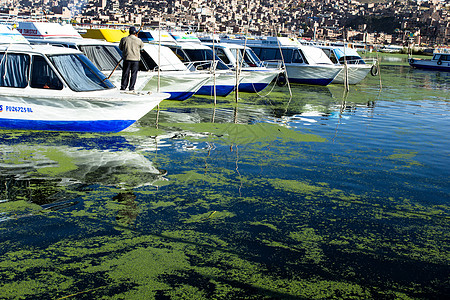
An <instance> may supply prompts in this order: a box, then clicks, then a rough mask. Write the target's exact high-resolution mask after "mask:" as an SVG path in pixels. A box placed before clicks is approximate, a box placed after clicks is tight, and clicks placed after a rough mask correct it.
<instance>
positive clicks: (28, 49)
mask: <svg viewBox="0 0 450 300" xmlns="http://www.w3.org/2000/svg"><path fill="white" fill-rule="evenodd" d="M6 50H7V51H8V53H15V52H20V53H27V54H38V53H39V54H45V55H55V54H82V53H81V52H80V51H78V50H76V49H71V48H63V47H53V46H50V45H29V44H12V45H10V44H0V51H6Z"/></svg>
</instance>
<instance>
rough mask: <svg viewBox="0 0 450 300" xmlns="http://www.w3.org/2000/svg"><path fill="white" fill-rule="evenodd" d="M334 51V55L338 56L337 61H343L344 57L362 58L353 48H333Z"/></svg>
mask: <svg viewBox="0 0 450 300" xmlns="http://www.w3.org/2000/svg"><path fill="white" fill-rule="evenodd" d="M332 48H333V50H334V55H336V57H337V59H341V57H344V56H357V57H360V55H359V53H358V52H357V51H356V50H355V49H352V48H347V47H345V48H344V47H332Z"/></svg>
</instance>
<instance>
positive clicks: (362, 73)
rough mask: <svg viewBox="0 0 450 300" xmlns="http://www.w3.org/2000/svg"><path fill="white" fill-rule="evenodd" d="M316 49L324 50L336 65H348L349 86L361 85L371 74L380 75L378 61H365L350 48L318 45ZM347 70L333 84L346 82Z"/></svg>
mask: <svg viewBox="0 0 450 300" xmlns="http://www.w3.org/2000/svg"><path fill="white" fill-rule="evenodd" d="M316 47H318V48H320V49H322V50H323V51H324V52H325V54H326V55H327V56H328V57H329V58H330V60H331V61H332V62H333V63H335V64H336V65H340V66H344V65H345V64H346V65H347V82H348V84H357V83H360V82H361V81H362V80H363V79H364V78H366V76H367V75H368V74H369V72H370V73H371V74H372V76H375V75H377V74H378V69H377V68H378V67H377V65H376V62H377V61H376V59H372V60H370V61H369V60H367V59H366V60H364V59H363V58H362V57H361V56H360V55H359V53H358V52H357V51H356V50H355V49H353V48H348V47H342V46H341V47H339V46H328V45H317V46H316ZM345 76H346V75H345V69H343V70H342V71H341V72H340V73H339V74H338V75H337V76H336V77H335V78H334V80H333V81H332V83H344V82H345Z"/></svg>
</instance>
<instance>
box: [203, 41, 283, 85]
mask: <svg viewBox="0 0 450 300" xmlns="http://www.w3.org/2000/svg"><path fill="white" fill-rule="evenodd" d="M203 44H204V45H207V46H208V47H210V48H211V49H214V52H215V53H216V55H217V56H218V57H219V58H220V59H221V60H222V61H223V62H224V63H225V64H226V65H227V66H228V67H230V68H232V69H233V70H234V71H236V70H239V72H240V74H243V75H244V78H243V80H242V81H241V82H240V83H239V86H238V89H239V91H240V92H247V93H258V92H260V91H262V90H263V89H265V88H266V87H267V86H268V85H269V84H270V83H271V82H272V81H273V80H274V79H275V78H276V77H277V76H278V75H280V74H281V73H282V72H284V70H283V69H282V68H281V66H278V67H277V68H267V67H266V66H264V63H263V62H261V60H260V59H259V58H258V56H256V54H255V52H253V50H252V49H251V48H250V47H245V46H243V45H238V44H227V43H211V42H205V43H203ZM237 57H239V62H238V58H237Z"/></svg>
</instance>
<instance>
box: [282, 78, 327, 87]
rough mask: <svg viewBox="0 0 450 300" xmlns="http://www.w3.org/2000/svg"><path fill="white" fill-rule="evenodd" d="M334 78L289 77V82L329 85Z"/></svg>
mask: <svg viewBox="0 0 450 300" xmlns="http://www.w3.org/2000/svg"><path fill="white" fill-rule="evenodd" d="M333 79H334V78H322V79H298V78H289V82H292V83H301V84H313V85H324V86H325V85H329V84H330V83H331V82H332V81H333Z"/></svg>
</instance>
